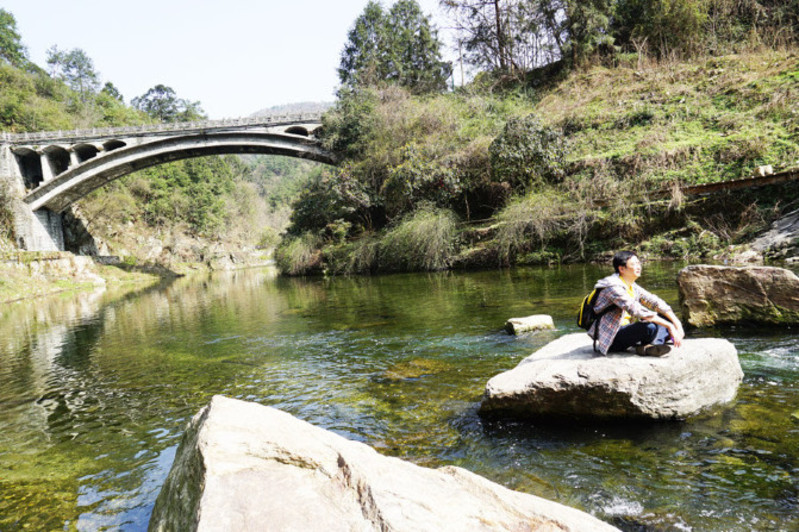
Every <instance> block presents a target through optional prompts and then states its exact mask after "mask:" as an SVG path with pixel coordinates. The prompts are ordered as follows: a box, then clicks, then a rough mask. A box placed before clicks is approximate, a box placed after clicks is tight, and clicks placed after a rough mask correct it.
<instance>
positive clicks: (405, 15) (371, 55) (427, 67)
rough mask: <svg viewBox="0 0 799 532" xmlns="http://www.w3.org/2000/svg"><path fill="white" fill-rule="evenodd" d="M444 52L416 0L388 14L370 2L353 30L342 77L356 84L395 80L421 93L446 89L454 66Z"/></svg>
mask: <svg viewBox="0 0 799 532" xmlns="http://www.w3.org/2000/svg"><path fill="white" fill-rule="evenodd" d="M440 50H441V42H440V41H439V40H438V35H437V32H436V30H435V28H434V27H433V26H432V24H431V23H430V21H429V19H428V18H427V17H426V16H425V15H424V14H423V13H422V10H421V8H420V7H419V4H418V3H417V2H416V0H399V1H398V2H397V3H396V4H394V6H393V7H392V8H391V9H390V10H389V11H388V13H386V12H385V11H384V10H383V8H382V7H381V6H380V4H378V3H377V2H374V1H370V2H369V3H368V4H367V5H366V8H365V9H364V11H363V13H362V14H361V15H360V16H359V17H358V18H357V19H356V21H355V24H354V25H353V28H352V29H351V30H350V32H349V34H348V40H347V44H346V46H345V47H344V52H343V53H342V54H341V63H340V66H339V69H338V73H339V80H340V81H341V83H342V85H343V86H345V87H350V88H352V87H357V86H375V85H379V84H381V83H393V84H397V85H400V86H402V87H406V88H408V89H410V90H411V91H413V92H420V93H421V92H430V91H438V90H443V89H444V88H445V87H446V81H447V78H448V77H449V75H450V66H449V64H448V63H445V62H443V61H442V60H441V51H440Z"/></svg>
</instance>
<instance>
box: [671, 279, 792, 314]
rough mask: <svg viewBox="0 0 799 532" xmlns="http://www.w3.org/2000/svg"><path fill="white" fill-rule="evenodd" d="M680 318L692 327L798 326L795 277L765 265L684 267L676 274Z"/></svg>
mask: <svg viewBox="0 0 799 532" xmlns="http://www.w3.org/2000/svg"><path fill="white" fill-rule="evenodd" d="M677 284H678V286H679V290H680V306H681V308H682V314H683V318H684V320H685V321H686V322H688V323H690V324H691V325H693V326H695V327H706V326H710V325H714V324H722V323H736V322H741V321H748V322H754V323H766V324H787V323H799V277H797V276H796V275H795V274H794V273H793V272H791V271H790V270H786V269H784V268H773V267H768V266H745V267H729V266H708V265H695V266H688V267H686V268H683V269H682V270H680V273H679V274H678V275H677Z"/></svg>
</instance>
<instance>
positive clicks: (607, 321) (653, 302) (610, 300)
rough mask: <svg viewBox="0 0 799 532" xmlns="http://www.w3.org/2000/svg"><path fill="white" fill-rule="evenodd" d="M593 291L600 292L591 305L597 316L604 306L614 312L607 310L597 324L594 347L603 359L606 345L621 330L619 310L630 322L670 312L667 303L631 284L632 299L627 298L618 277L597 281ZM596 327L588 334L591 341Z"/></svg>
mask: <svg viewBox="0 0 799 532" xmlns="http://www.w3.org/2000/svg"><path fill="white" fill-rule="evenodd" d="M594 288H604V290H602V292H600V294H599V298H598V299H597V302H596V305H594V309H595V310H597V311H598V312H601V311H602V310H603V309H604V308H605V307H607V306H608V305H616V308H613V309H611V310H609V311H608V313H607V314H605V315H604V316H602V319H601V320H599V338H598V339H597V347H598V348H599V351H600V352H601V353H602V354H603V355H607V354H608V349H610V344H612V343H613V339H614V338H615V337H616V333H617V332H619V329H620V328H621V318H622V309H624V310H626V311H627V312H628V313H629V314H630V316H632V317H633V318H638V319H639V320H640V319H644V318H651V317H653V316H655V315H657V313H658V312H660V313H662V314H666V313H667V312H671V307H670V306H669V305H668V303H666V302H665V301H663V300H662V299H660V298H659V297H658V296H656V295H655V294H653V293H651V292H648V291H647V290H644V289H643V288H641V287H640V286H638V285H637V284H635V283H633V293H634V294H635V297H630V294H629V293H628V292H627V285H626V284H624V281H623V280H622V279H621V277H619V274H618V273H614V274H613V275H609V276H607V277H605V278H604V279H600V280H599V281H598V282H597V283H596V285H595V286H594ZM596 326H597V322H595V323H594V325H592V326H591V328H590V329H589V330H588V334H589V335H590V336H591V338H593V337H594V329H595V328H596Z"/></svg>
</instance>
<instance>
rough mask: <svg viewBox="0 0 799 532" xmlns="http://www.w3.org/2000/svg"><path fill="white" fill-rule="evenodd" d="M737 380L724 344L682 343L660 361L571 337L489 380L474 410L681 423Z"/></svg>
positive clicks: (723, 398) (718, 400)
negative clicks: (606, 350) (598, 349)
mask: <svg viewBox="0 0 799 532" xmlns="http://www.w3.org/2000/svg"><path fill="white" fill-rule="evenodd" d="M742 378H743V371H742V370H741V365H740V363H739V362H738V353H737V351H736V349H735V347H734V346H733V345H732V344H731V343H730V342H728V341H727V340H722V339H717V338H702V339H695V340H685V341H684V343H683V345H682V346H681V347H680V348H673V349H672V350H671V352H670V353H669V354H667V355H666V356H663V357H660V358H653V357H642V356H637V355H635V354H634V353H632V352H629V353H611V354H609V355H608V356H601V355H598V354H597V353H594V350H593V344H592V341H591V339H590V338H589V337H588V335H587V334H585V333H574V334H569V335H566V336H562V337H560V338H558V339H557V340H555V341H553V342H550V343H549V344H547V345H545V346H544V347H542V348H541V349H539V350H538V351H536V352H535V353H533V354H532V355H530V356H529V357H527V358H525V359H524V360H522V361H521V362H520V363H519V365H518V366H516V367H515V368H514V369H512V370H509V371H506V372H504V373H500V374H499V375H497V376H495V377H493V378H492V379H491V380H489V381H488V384H487V385H486V390H485V394H484V396H483V402H482V405H481V407H480V411H481V413H484V414H485V413H492V412H499V413H510V414H515V415H519V416H525V417H538V418H548V419H551V420H568V419H587V420H592V419H593V420H619V421H624V420H667V419H684V418H686V417H689V416H691V415H693V414H696V413H697V412H699V411H701V410H703V409H706V408H708V407H710V406H713V405H719V404H723V403H726V402H729V401H731V400H732V399H733V398H734V397H735V393H736V391H737V389H738V385H739V384H740V382H741V380H742Z"/></svg>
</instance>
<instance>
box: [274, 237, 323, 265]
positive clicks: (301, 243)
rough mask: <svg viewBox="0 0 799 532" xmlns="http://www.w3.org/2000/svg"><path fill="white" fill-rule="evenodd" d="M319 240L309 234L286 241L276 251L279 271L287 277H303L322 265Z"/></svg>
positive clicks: (289, 238)
mask: <svg viewBox="0 0 799 532" xmlns="http://www.w3.org/2000/svg"><path fill="white" fill-rule="evenodd" d="M319 244H320V242H319V238H318V237H316V236H315V235H314V234H312V233H310V232H308V233H304V234H302V235H300V236H297V237H288V238H287V239H284V240H283V241H282V242H281V243H280V246H278V248H277V250H276V251H275V262H276V264H277V267H278V269H279V270H280V271H281V272H283V273H285V274H287V275H303V274H306V273H309V272H310V271H311V270H313V269H314V268H318V267H319V266H320V265H321V253H320V251H319Z"/></svg>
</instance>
